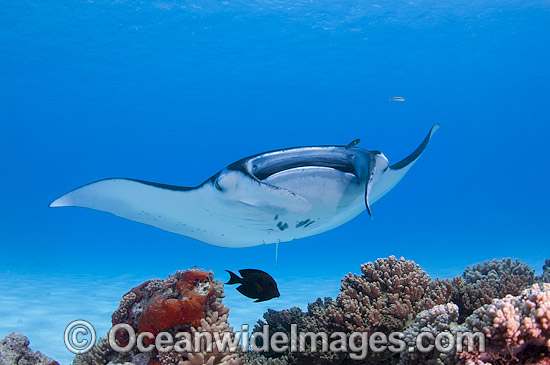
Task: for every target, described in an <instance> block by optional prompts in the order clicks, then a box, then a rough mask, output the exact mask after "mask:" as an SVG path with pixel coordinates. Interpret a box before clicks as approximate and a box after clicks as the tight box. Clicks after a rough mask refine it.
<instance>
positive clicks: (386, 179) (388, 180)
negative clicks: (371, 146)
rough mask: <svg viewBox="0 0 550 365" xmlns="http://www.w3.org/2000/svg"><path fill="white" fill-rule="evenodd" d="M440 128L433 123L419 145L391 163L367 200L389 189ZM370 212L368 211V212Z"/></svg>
mask: <svg viewBox="0 0 550 365" xmlns="http://www.w3.org/2000/svg"><path fill="white" fill-rule="evenodd" d="M439 128H440V125H439V124H434V125H433V126H432V128H431V129H430V131H429V132H428V134H427V135H426V137H425V138H424V140H423V141H422V143H421V144H420V146H418V147H417V148H416V149H415V150H414V151H413V152H412V153H411V154H410V155H409V156H407V157H405V158H404V159H403V160H401V161H399V162H397V163H395V164H393V165H391V166H390V167H388V168H387V170H386V171H384V173H383V174H382V176H381V177H380V179H379V181H377V182H376V184H375V185H374V186H373V188H372V191H371V192H370V194H369V199H368V201H370V202H371V204H372V203H374V202H375V201H376V200H378V199H379V198H380V197H382V196H383V195H384V194H386V193H387V192H388V191H390V190H391V189H392V188H393V187H394V186H395V185H396V184H397V183H398V182H399V181H400V180H401V179H402V178H403V176H405V174H406V173H407V172H408V171H409V169H410V168H411V167H412V165H414V163H415V162H416V161H417V160H418V158H419V157H420V155H422V153H423V152H424V150H425V149H426V147H427V146H428V143H429V142H430V139H431V138H432V136H433V134H434V133H435V132H436V131H437V130H438V129H439ZM368 201H366V202H368ZM367 209H368V204H367ZM369 214H370V212H369Z"/></svg>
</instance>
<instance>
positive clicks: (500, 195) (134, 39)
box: [0, 0, 550, 363]
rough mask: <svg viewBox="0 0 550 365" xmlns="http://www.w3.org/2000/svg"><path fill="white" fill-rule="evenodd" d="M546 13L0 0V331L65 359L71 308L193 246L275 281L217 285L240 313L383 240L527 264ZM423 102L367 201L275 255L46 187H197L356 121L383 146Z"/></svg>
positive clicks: (446, 273) (365, 136)
mask: <svg viewBox="0 0 550 365" xmlns="http://www.w3.org/2000/svg"><path fill="white" fill-rule="evenodd" d="M549 25H550V3H548V2H547V1H544V0H530V1H519V0H504V1H503V0H498V1H497V0H479V1H450V0H441V1H425V0H421V1H395V0H381V1H379V0H372V1H354V0H352V1H286V0H281V1H206V0H205V1H194V2H191V1H185V2H184V1H152V2H138V1H91V0H90V1H76V0H73V1H71V0H66V1H54V2H45V1H36V0H32V1H25V0H23V1H16V2H7V1H5V2H3V3H2V4H0V48H1V50H2V52H1V56H0V75H1V78H0V107H1V108H0V110H1V113H0V121H1V124H0V125H1V128H0V156H1V157H0V161H1V166H2V169H1V171H2V179H0V191H1V192H2V199H1V200H2V209H0V244H1V254H0V285H1V286H0V293H2V294H0V315H1V318H3V319H5V320H4V321H2V323H0V338H1V337H3V336H5V335H7V334H8V333H9V332H11V331H16V330H19V331H24V332H25V334H26V335H27V336H28V337H29V338H30V339H31V345H32V347H33V348H36V349H38V350H41V351H43V352H45V353H46V354H50V355H51V356H54V357H56V359H58V360H59V361H60V362H62V363H68V362H69V361H70V353H68V352H67V351H66V350H64V348H63V342H62V336H63V333H62V330H63V328H64V326H65V325H66V324H67V323H68V321H70V320H73V319H79V318H80V317H87V318H89V319H90V321H98V322H100V321H102V322H101V323H98V326H99V327H101V328H103V329H104V330H105V331H106V330H107V326H108V322H109V315H110V313H112V311H113V310H114V309H115V308H116V306H117V304H118V300H119V299H120V296H121V295H122V294H124V293H125V292H126V291H127V290H129V289H130V288H132V287H133V286H135V285H137V284H139V283H141V282H143V281H144V280H145V279H147V278H151V277H166V276H167V275H168V274H169V273H173V272H174V271H176V270H178V269H187V268H190V267H193V266H197V267H199V268H204V269H206V270H213V271H214V272H215V273H216V275H217V277H219V278H220V279H221V280H222V281H226V280H227V275H226V273H224V272H223V270H224V269H229V270H238V269H242V268H248V267H253V268H258V269H262V270H265V271H267V272H269V273H271V274H272V275H273V276H274V277H275V278H276V279H277V280H278V281H279V282H280V283H281V285H280V286H281V298H279V299H275V300H273V301H271V302H267V303H266V304H265V305H264V304H262V305H258V306H255V307H252V306H251V305H250V301H249V299H247V298H244V297H242V296H240V294H238V293H237V292H236V291H235V290H234V288H231V287H227V288H226V292H227V298H226V303H227V304H228V305H229V306H230V307H231V308H232V311H231V315H230V321H231V322H232V324H233V325H234V326H237V327H238V326H240V323H241V322H243V323H244V322H249V323H254V321H255V320H256V319H258V317H259V316H260V315H261V313H263V311H265V309H266V308H268V307H271V308H276V309H282V308H285V307H288V306H291V305H298V306H302V307H303V306H304V305H305V303H307V302H309V301H313V300H315V299H316V298H317V297H318V296H324V295H326V296H335V295H336V294H337V292H338V290H339V280H340V278H341V277H342V276H343V275H345V274H347V273H348V272H358V271H359V265H360V264H361V263H364V262H367V261H373V260H375V259H376V258H379V257H387V256H389V255H396V256H404V257H405V258H407V259H412V260H415V261H416V262H417V263H419V264H420V265H421V266H422V267H423V268H424V269H425V270H426V271H427V272H428V273H429V274H430V275H432V276H443V277H451V276H453V275H456V274H459V273H461V272H462V270H463V269H464V268H465V267H466V265H471V264H475V263H477V262H481V261H484V260H486V259H492V258H501V257H508V256H510V257H514V258H520V259H521V260H523V261H525V262H527V263H528V264H530V265H531V266H532V267H533V268H535V269H537V270H539V271H540V268H541V266H542V262H543V260H544V259H545V258H547V257H549V256H550V249H549V248H548V247H549V240H550V229H549V225H548V221H549V218H550V213H549V210H548V206H549V205H550V197H549V194H548V187H547V186H548V180H549V178H550V173H549V171H548V166H550V157H549V156H550V155H549V154H548V151H547V146H548V139H549V137H550V126H549V122H550V117H549V113H548V100H550V89H549V88H548V84H549V82H550V71H549V70H550V69H549V67H548V62H549V59H550V43H549V42H548V40H547V34H548V31H549V30H550V26H549ZM394 96H402V97H404V98H405V99H406V101H405V102H389V101H388V99H389V98H391V97H394ZM434 123H440V124H441V126H442V128H441V130H440V131H439V132H438V133H437V134H436V135H435V136H434V138H433V141H432V142H431V143H430V145H429V146H428V149H427V150H426V152H425V154H424V155H423V156H422V157H421V159H420V160H419V161H418V163H417V164H416V165H415V166H414V167H413V168H412V169H411V171H410V172H409V174H408V175H407V176H406V177H405V178H404V179H403V181H401V182H400V183H399V184H398V186H397V187H396V188H394V189H393V190H392V191H391V192H390V193H388V194H387V195H386V196H385V197H383V198H382V199H381V200H380V201H378V202H377V203H376V204H374V205H373V207H372V210H373V217H374V219H373V220H371V219H370V218H369V217H368V216H367V215H366V214H362V215H361V216H359V217H358V218H356V219H355V220H353V221H351V222H350V223H348V224H346V225H344V226H341V227H339V228H337V229H334V230H332V231H329V232H327V233H324V234H321V235H318V236H313V237H309V238H305V239H302V240H298V241H294V242H288V243H282V244H280V246H279V252H278V265H276V263H275V246H274V245H264V246H257V247H252V248H245V249H229V248H220V247H214V246H209V245H206V244H204V243H201V242H197V241H194V240H192V239H189V238H186V237H183V236H178V235H175V234H171V233H168V232H164V231H161V230H158V229H155V228H152V227H149V226H146V225H142V224H138V223H134V222H131V221H126V220H123V219H120V218H117V217H114V216H111V215H108V214H105V213H100V212H96V211H91V210H86V209H79V208H63V209H51V208H48V204H49V203H50V202H51V201H52V200H54V199H55V198H57V197H58V196H60V195H62V194H64V193H66V192H67V191H69V190H71V189H73V188H75V187H78V186H81V185H83V184H86V183H88V182H91V181H94V180H97V179H101V178H106V177H113V176H121V177H131V178H136V179H142V180H148V181H154V182H159V183H166V184H173V185H183V186H195V185H197V184H199V183H201V182H202V181H204V180H206V179H207V178H209V177H210V176H212V175H213V174H215V173H216V172H217V171H219V170H220V169H222V168H223V167H225V166H226V165H228V164H229V163H231V162H234V161H236V160H239V159H241V158H243V157H246V156H249V155H252V154H255V153H259V152H263V151H268V150H273V149H279V148H286V147H294V146H303V145H334V144H337V145H345V144H347V143H348V142H350V141H352V140H354V139H356V138H361V143H360V145H359V146H360V147H363V148H367V149H372V150H380V151H382V152H383V153H384V154H385V155H386V156H387V157H388V159H389V160H390V162H397V161H399V160H401V159H402V158H404V157H405V156H407V155H408V154H409V153H410V152H411V151H412V150H414V148H416V146H417V145H418V144H419V143H420V142H421V141H422V139H423V137H424V135H425V133H426V132H427V131H428V129H429V127H430V126H431V125H433V124H434ZM48 293H49V294H48ZM322 293H326V294H322ZM90 300H91V301H92V302H93V303H98V304H97V306H96V307H94V305H91V304H90V302H89V301H90ZM67 313H69V314H71V315H66V314H67ZM73 315H74V316H76V317H77V318H72V317H73ZM38 319H40V320H38Z"/></svg>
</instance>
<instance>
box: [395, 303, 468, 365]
mask: <svg viewBox="0 0 550 365" xmlns="http://www.w3.org/2000/svg"><path fill="white" fill-rule="evenodd" d="M457 320H458V306H457V305H456V304H454V303H448V304H440V305H436V306H435V307H433V308H431V309H428V310H425V311H422V312H420V313H419V314H418V315H417V316H416V318H415V321H414V324H412V325H411V326H409V327H408V328H407V329H406V330H405V331H404V335H405V338H404V341H405V343H406V347H405V349H406V350H405V351H402V352H401V360H400V362H399V364H400V365H414V364H449V365H450V364H455V363H456V361H455V349H454V346H452V344H449V342H448V341H447V342H446V343H445V346H447V345H451V346H450V351H448V352H440V351H438V350H437V349H436V348H434V349H433V350H432V351H430V352H421V351H419V349H418V348H417V346H416V340H417V338H418V335H420V334H421V333H430V334H431V335H432V337H430V338H426V340H428V339H430V340H431V341H430V342H429V343H425V344H424V346H428V345H434V342H435V340H434V339H435V337H436V336H437V335H438V334H439V333H442V332H448V333H450V334H452V335H453V336H454V335H455V334H456V332H457V331H465V330H466V329H465V328H464V327H460V326H459V325H458V324H457ZM408 349H414V351H409V350H408Z"/></svg>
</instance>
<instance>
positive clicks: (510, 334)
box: [460, 284, 550, 364]
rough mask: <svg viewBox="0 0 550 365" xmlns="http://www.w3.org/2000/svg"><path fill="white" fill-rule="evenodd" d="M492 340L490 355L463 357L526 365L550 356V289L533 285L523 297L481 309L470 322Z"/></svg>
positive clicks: (466, 355)
mask: <svg viewBox="0 0 550 365" xmlns="http://www.w3.org/2000/svg"><path fill="white" fill-rule="evenodd" d="M466 325H467V326H468V327H469V328H470V329H472V330H474V331H483V332H484V333H485V335H486V336H487V339H488V344H487V348H486V350H487V351H486V352H484V353H483V352H478V353H476V354H474V355H472V354H465V353H463V354H460V357H461V358H462V359H464V360H467V361H466V362H467V363H468V362H470V363H474V362H475V361H478V360H481V361H493V362H494V361H500V360H503V361H504V360H505V361H507V363H510V364H513V363H517V364H524V363H528V362H529V361H531V360H532V359H533V358H544V357H548V356H549V355H550V285H549V284H543V285H542V286H539V285H538V284H535V285H533V286H532V287H531V288H530V289H527V290H524V291H523V293H522V294H521V295H519V296H512V295H507V296H506V297H505V298H502V299H497V300H494V301H493V303H492V304H487V305H485V306H483V307H481V308H479V309H477V310H476V311H475V312H474V313H473V314H472V315H471V316H470V317H468V318H467V320H466Z"/></svg>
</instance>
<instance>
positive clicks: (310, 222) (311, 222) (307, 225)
mask: <svg viewBox="0 0 550 365" xmlns="http://www.w3.org/2000/svg"><path fill="white" fill-rule="evenodd" d="M313 223H315V221H309V222H308V223H307V224H306V225H304V228H306V227H309V226H311V225H312V224H313Z"/></svg>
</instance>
